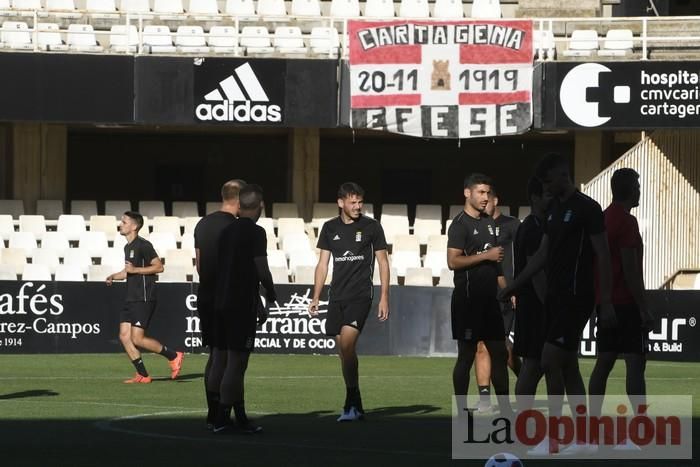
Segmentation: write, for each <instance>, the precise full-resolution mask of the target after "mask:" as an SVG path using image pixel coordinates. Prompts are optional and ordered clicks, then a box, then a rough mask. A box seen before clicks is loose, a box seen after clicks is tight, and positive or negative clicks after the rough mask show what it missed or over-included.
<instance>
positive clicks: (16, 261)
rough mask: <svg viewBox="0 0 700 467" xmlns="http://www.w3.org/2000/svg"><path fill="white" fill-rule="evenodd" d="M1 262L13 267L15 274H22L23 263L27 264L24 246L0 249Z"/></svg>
mask: <svg viewBox="0 0 700 467" xmlns="http://www.w3.org/2000/svg"><path fill="white" fill-rule="evenodd" d="M0 259H1V260H2V264H5V265H7V266H10V267H13V268H14V270H15V274H16V275H19V274H22V269H24V265H25V264H27V252H26V250H25V249H24V248H5V249H3V250H0Z"/></svg>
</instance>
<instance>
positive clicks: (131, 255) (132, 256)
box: [129, 250, 134, 259]
mask: <svg viewBox="0 0 700 467" xmlns="http://www.w3.org/2000/svg"><path fill="white" fill-rule="evenodd" d="M129 259H134V250H130V251H129Z"/></svg>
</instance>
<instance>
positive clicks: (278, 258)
mask: <svg viewBox="0 0 700 467" xmlns="http://www.w3.org/2000/svg"><path fill="white" fill-rule="evenodd" d="M267 264H269V265H270V267H284V269H285V270H287V256H286V255H285V254H284V251H280V250H275V251H268V252H267Z"/></svg>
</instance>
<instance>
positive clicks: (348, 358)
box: [309, 183, 389, 422]
mask: <svg viewBox="0 0 700 467" xmlns="http://www.w3.org/2000/svg"><path fill="white" fill-rule="evenodd" d="M363 198H364V190H363V189H362V188H361V187H360V186H359V185H357V184H356V183H344V184H342V185H341V186H340V189H339V190H338V207H340V209H341V212H340V216H338V217H336V218H334V219H331V220H329V221H327V222H326V223H325V224H323V227H322V228H321V232H320V234H319V236H318V248H319V249H320V250H321V254H320V257H319V260H318V265H317V266H316V272H315V276H314V295H313V299H312V300H311V304H310V305H309V314H311V315H312V316H316V315H317V314H318V302H319V300H320V297H321V291H322V290H323V284H324V283H325V282H326V276H327V275H328V261H329V260H330V258H331V256H332V257H333V278H332V280H331V287H330V292H329V294H328V295H329V298H328V301H329V303H328V314H327V317H326V334H327V335H329V336H335V338H336V342H337V345H338V352H339V356H340V362H341V368H342V371H343V379H344V380H345V388H346V396H345V404H344V406H343V412H342V414H341V415H340V417H339V418H338V421H339V422H346V421H353V420H360V419H362V418H363V417H364V409H363V407H362V397H361V395H360V386H359V375H358V365H357V353H356V351H355V346H356V345H357V339H358V338H359V337H360V333H361V332H362V328H363V327H364V324H365V321H366V319H367V316H368V315H369V312H370V308H371V307H372V298H373V294H374V287H373V285H372V274H373V270H374V261H375V258H376V260H377V262H378V263H379V277H380V280H381V296H380V299H379V307H378V310H377V317H378V318H379V320H380V321H385V320H386V319H387V318H388V317H389V259H388V256H387V251H386V248H387V245H386V239H385V238H384V230H383V229H382V226H381V225H380V224H379V222H377V221H375V220H374V219H371V218H369V217H365V216H363V215H362V203H363Z"/></svg>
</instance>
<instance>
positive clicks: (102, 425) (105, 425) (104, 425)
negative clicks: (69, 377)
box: [95, 410, 446, 457]
mask: <svg viewBox="0 0 700 467" xmlns="http://www.w3.org/2000/svg"><path fill="white" fill-rule="evenodd" d="M200 412H201V411H189V410H188V411H167V412H156V413H150V414H138V415H127V416H124V417H117V418H112V419H110V420H103V421H100V422H96V423H95V426H96V427H97V428H99V429H101V430H105V431H112V432H117V433H124V434H129V435H135V436H146V437H150V438H158V439H170V440H176V441H207V442H212V441H213V442H219V443H221V442H225V443H230V442H231V441H233V440H234V438H232V437H231V436H229V435H226V434H222V435H214V434H212V435H211V438H203V437H195V436H184V435H168V434H165V433H152V432H148V431H138V430H129V429H126V428H119V427H115V426H113V424H114V423H117V422H121V421H129V420H137V419H139V418H146V417H160V416H165V415H183V414H188V413H200ZM251 413H255V412H251ZM255 436H256V437H264V436H265V435H264V434H263V435H255ZM235 441H236V443H237V444H248V445H251V446H265V447H269V446H276V447H283V448H294V449H305V450H312V451H313V450H317V451H350V452H365V453H373V454H401V455H408V456H415V455H422V456H431V457H443V456H446V454H445V453H438V452H430V451H402V450H392V449H373V448H360V447H347V446H323V445H319V444H300V443H280V442H274V441H273V442H270V441H252V440H249V439H248V440H246V439H240V438H238V437H236V438H235Z"/></svg>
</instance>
